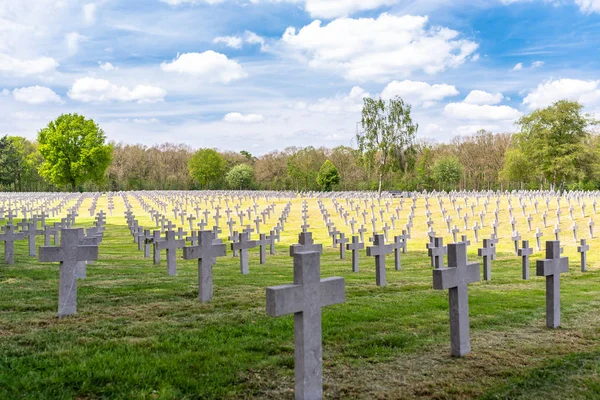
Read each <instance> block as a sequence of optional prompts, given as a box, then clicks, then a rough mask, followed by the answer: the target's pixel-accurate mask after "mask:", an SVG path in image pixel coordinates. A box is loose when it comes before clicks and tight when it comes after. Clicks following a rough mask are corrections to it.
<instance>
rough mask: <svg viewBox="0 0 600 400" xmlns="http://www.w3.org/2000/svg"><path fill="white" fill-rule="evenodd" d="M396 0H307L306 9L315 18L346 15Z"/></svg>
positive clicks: (392, 2)
mask: <svg viewBox="0 0 600 400" xmlns="http://www.w3.org/2000/svg"><path fill="white" fill-rule="evenodd" d="M395 2H396V0H306V4H305V6H304V8H305V10H306V11H307V12H308V13H309V14H310V15H311V17H315V18H336V17H345V16H347V15H350V14H353V13H355V12H357V11H365V10H373V9H376V8H379V7H381V6H386V5H392V4H394V3H395Z"/></svg>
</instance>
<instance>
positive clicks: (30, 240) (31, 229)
mask: <svg viewBox="0 0 600 400" xmlns="http://www.w3.org/2000/svg"><path fill="white" fill-rule="evenodd" d="M36 225H37V223H35V222H29V223H28V224H27V225H26V227H27V229H26V230H24V231H23V232H22V233H23V234H24V235H25V237H27V244H28V245H29V256H30V257H35V256H36V251H35V250H36V246H35V239H36V237H37V235H40V234H42V233H44V231H42V230H39V229H37V228H36Z"/></svg>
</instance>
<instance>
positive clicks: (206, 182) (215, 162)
mask: <svg viewBox="0 0 600 400" xmlns="http://www.w3.org/2000/svg"><path fill="white" fill-rule="evenodd" d="M188 167H189V171H190V175H191V176H192V178H194V179H195V180H196V181H197V182H198V183H200V184H201V185H202V186H203V187H204V188H205V189H209V188H210V184H211V182H213V181H216V180H217V179H219V178H220V177H221V176H223V175H224V173H225V167H226V161H225V159H224V158H223V156H221V155H220V154H219V152H217V151H216V150H214V149H200V150H198V151H196V152H195V153H194V155H193V156H192V157H191V158H190V160H189V163H188Z"/></svg>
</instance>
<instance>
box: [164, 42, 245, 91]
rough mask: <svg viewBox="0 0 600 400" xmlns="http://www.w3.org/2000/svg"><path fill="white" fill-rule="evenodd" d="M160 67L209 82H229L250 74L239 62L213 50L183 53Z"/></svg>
mask: <svg viewBox="0 0 600 400" xmlns="http://www.w3.org/2000/svg"><path fill="white" fill-rule="evenodd" d="M160 68H161V69H162V70H163V71H166V72H178V73H180V74H189V75H193V76H195V77H198V78H203V79H206V80H207V81H209V82H222V83H229V82H232V81H236V80H238V79H242V78H245V77H247V76H248V75H247V74H246V72H244V70H243V69H242V67H241V65H239V64H238V63H237V62H235V61H233V60H230V59H228V58H227V56H226V55H224V54H221V53H217V52H214V51H212V50H208V51H205V52H203V53H184V54H181V55H180V56H177V58H176V59H174V60H173V61H172V62H170V63H167V62H163V63H162V64H161V65H160Z"/></svg>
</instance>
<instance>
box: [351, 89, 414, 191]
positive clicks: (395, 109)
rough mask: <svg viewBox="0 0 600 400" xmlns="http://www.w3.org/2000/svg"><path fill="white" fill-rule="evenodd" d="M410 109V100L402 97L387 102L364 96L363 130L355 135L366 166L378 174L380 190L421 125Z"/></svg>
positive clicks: (411, 143)
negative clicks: (405, 101)
mask: <svg viewBox="0 0 600 400" xmlns="http://www.w3.org/2000/svg"><path fill="white" fill-rule="evenodd" d="M410 110H411V106H410V104H406V103H404V101H403V100H402V99H401V98H400V97H395V98H394V99H391V100H389V102H387V103H386V102H385V101H384V100H383V99H381V98H380V99H377V100H373V99H371V98H368V97H366V98H365V99H364V105H363V109H362V118H361V122H360V123H361V126H362V130H363V131H362V132H359V133H358V134H357V135H356V140H357V142H358V149H359V151H360V153H361V156H362V161H363V163H364V164H365V166H366V168H367V169H368V170H369V171H375V173H376V174H377V177H378V179H379V185H378V192H379V193H380V194H381V189H382V184H383V177H384V175H385V174H386V173H387V172H388V171H390V169H391V168H392V166H393V164H394V162H396V161H400V160H402V159H403V154H405V152H406V149H407V148H409V147H411V146H412V145H413V142H414V138H415V135H416V133H417V129H418V125H417V124H415V123H413V121H412V118H411V116H410Z"/></svg>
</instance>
